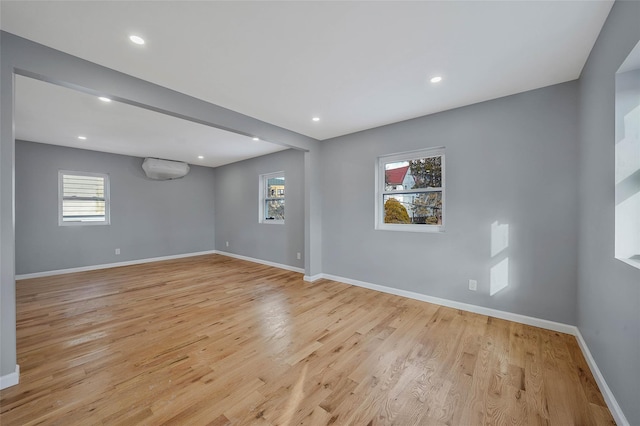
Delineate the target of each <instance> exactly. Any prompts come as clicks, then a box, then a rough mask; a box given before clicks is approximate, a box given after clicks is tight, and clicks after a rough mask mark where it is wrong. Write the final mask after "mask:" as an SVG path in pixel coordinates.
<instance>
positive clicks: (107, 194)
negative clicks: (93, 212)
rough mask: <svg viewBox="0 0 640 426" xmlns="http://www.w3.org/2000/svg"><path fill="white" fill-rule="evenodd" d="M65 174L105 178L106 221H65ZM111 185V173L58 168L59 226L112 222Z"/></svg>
mask: <svg viewBox="0 0 640 426" xmlns="http://www.w3.org/2000/svg"><path fill="white" fill-rule="evenodd" d="M64 175H74V176H91V177H101V178H104V221H96V222H92V221H89V222H80V221H78V222H65V221H64V220H63V218H62V213H63V211H62V201H63V200H62V198H63V194H64V188H63V186H64V182H63V179H62V177H63V176H64ZM110 192H111V191H110V186H109V175H108V174H105V173H92V172H78V171H74V170H58V226H99V225H110V224H111V214H110V210H111V200H110Z"/></svg>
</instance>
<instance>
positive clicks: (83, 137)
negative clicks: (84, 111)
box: [78, 136, 87, 141]
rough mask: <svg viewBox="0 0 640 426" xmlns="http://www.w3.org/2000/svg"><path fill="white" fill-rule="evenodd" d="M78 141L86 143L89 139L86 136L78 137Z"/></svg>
mask: <svg viewBox="0 0 640 426" xmlns="http://www.w3.org/2000/svg"><path fill="white" fill-rule="evenodd" d="M78 139H80V140H81V141H86V140H87V137H86V136H78Z"/></svg>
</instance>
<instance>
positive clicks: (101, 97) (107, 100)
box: [98, 96, 111, 102]
mask: <svg viewBox="0 0 640 426" xmlns="http://www.w3.org/2000/svg"><path fill="white" fill-rule="evenodd" d="M98 99H100V100H101V101H102V102H111V99H109V98H107V97H105V96H100V97H99V98H98Z"/></svg>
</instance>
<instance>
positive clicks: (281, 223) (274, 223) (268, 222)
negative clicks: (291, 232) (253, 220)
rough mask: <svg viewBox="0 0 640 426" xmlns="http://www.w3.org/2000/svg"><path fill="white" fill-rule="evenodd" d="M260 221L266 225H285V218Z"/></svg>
mask: <svg viewBox="0 0 640 426" xmlns="http://www.w3.org/2000/svg"><path fill="white" fill-rule="evenodd" d="M260 223H264V224H266V225H284V220H263V221H261V222H260Z"/></svg>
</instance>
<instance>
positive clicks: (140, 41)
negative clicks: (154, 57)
mask: <svg viewBox="0 0 640 426" xmlns="http://www.w3.org/2000/svg"><path fill="white" fill-rule="evenodd" d="M129 40H131V42H132V43H135V44H140V45H142V44H144V39H143V38H142V37H140V36H137V35H130V36H129Z"/></svg>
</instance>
